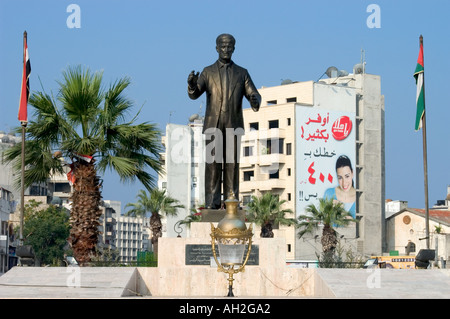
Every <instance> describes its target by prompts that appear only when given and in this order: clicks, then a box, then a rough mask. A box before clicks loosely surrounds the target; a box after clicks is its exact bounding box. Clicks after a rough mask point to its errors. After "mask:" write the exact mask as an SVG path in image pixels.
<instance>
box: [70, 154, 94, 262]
mask: <svg viewBox="0 0 450 319" xmlns="http://www.w3.org/2000/svg"><path fill="white" fill-rule="evenodd" d="M73 171H74V177H75V181H74V184H73V188H74V190H73V193H72V195H71V200H72V210H71V213H70V219H69V222H70V225H71V229H70V237H69V243H70V244H71V246H72V249H73V255H74V257H75V259H76V260H77V262H78V263H79V264H80V265H82V264H83V263H86V262H89V261H90V260H91V257H92V256H93V255H94V254H95V251H96V246H97V242H98V235H99V230H98V226H99V225H100V223H99V218H100V215H101V210H100V207H99V206H100V200H101V193H100V182H99V181H100V179H99V177H98V176H97V172H96V169H95V166H94V163H93V162H90V163H87V162H84V161H79V162H74V167H73Z"/></svg>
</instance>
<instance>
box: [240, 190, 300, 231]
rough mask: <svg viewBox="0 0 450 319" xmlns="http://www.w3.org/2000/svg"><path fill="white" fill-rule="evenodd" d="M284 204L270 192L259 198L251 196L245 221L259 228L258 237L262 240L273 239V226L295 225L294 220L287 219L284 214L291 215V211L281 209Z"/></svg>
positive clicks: (283, 201)
mask: <svg viewBox="0 0 450 319" xmlns="http://www.w3.org/2000/svg"><path fill="white" fill-rule="evenodd" d="M284 203H286V201H285V200H280V198H279V196H278V195H274V194H272V193H270V192H267V193H265V194H263V195H262V196H261V197H256V196H252V200H251V201H250V203H248V205H247V208H248V210H247V220H248V221H249V222H252V223H255V224H257V225H259V226H261V233H260V236H261V237H262V238H273V235H274V234H273V231H272V228H273V225H274V224H277V223H278V224H281V225H288V226H290V225H295V224H296V220H295V219H294V218H287V217H286V214H292V213H293V211H292V210H291V209H282V208H281V207H282V206H283V205H284Z"/></svg>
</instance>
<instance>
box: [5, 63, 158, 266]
mask: <svg viewBox="0 0 450 319" xmlns="http://www.w3.org/2000/svg"><path fill="white" fill-rule="evenodd" d="M58 84H59V91H58V93H57V95H56V99H54V98H53V97H52V96H50V95H49V94H47V93H44V92H35V93H33V94H32V95H31V97H30V99H29V104H30V105H31V106H33V107H34V109H35V114H34V120H33V121H30V122H29V123H28V128H27V136H26V142H25V143H26V144H25V147H26V154H25V165H26V170H25V172H24V174H25V182H24V184H25V186H26V187H29V186H30V185H31V184H33V183H35V182H46V180H47V178H48V177H49V176H50V175H51V174H52V173H56V172H57V173H64V165H69V166H70V168H71V172H70V173H69V174H68V177H69V176H70V180H71V181H72V182H73V189H74V190H73V192H72V194H71V201H72V210H71V216H70V225H71V230H70V236H69V243H70V244H71V246H72V249H73V252H74V257H75V258H76V259H77V261H78V263H80V264H82V263H84V262H88V261H89V260H90V258H91V255H94V254H95V247H96V244H97V240H98V225H99V222H98V219H99V216H100V215H101V210H100V208H99V205H100V201H101V187H102V182H101V180H100V177H99V176H97V174H98V173H104V172H105V170H106V169H110V170H112V171H115V172H116V173H117V174H119V176H120V179H121V181H135V180H139V181H140V182H141V183H142V184H143V185H144V186H145V187H146V188H148V189H150V188H151V187H153V186H154V184H155V179H154V177H153V176H152V175H151V174H150V173H149V172H148V171H149V170H154V171H155V172H156V173H158V172H160V171H161V169H162V166H161V163H160V160H159V153H160V152H161V150H162V146H161V144H160V136H161V134H160V131H159V130H158V129H157V127H156V125H154V124H150V123H142V124H135V121H136V117H137V115H136V116H135V117H134V118H133V119H131V120H126V119H125V117H126V115H127V113H128V112H129V111H130V109H131V107H132V106H133V104H132V102H131V101H130V100H129V99H127V98H126V97H125V96H124V93H123V92H124V90H125V89H126V88H127V87H128V85H129V84H130V80H129V78H127V77H125V78H121V79H119V80H117V81H116V82H115V83H113V84H111V85H110V86H109V87H108V88H103V87H102V73H101V72H95V73H92V72H90V71H89V69H84V68H82V67H80V66H77V67H69V68H68V69H67V70H66V71H64V72H63V80H62V81H61V82H58ZM57 102H59V103H57ZM138 114H139V113H138ZM20 144H21V143H18V144H16V145H15V147H13V148H11V149H9V150H8V151H6V153H5V159H6V161H7V162H13V163H14V167H15V169H16V170H17V171H20V169H21V168H20V167H21V166H20V158H21V145H20ZM55 151H56V152H55ZM61 156H62V157H63V158H64V159H66V161H61V160H60V159H61V158H60V157H61ZM65 163H69V164H65ZM18 175H19V176H20V174H18ZM17 183H19V185H20V181H17Z"/></svg>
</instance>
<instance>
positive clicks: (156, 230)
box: [150, 212, 162, 260]
mask: <svg viewBox="0 0 450 319" xmlns="http://www.w3.org/2000/svg"><path fill="white" fill-rule="evenodd" d="M150 228H151V230H152V246H153V256H155V257H156V259H157V260H158V239H159V237H162V223H161V216H159V214H158V213H157V212H156V213H155V212H152V216H151V217H150Z"/></svg>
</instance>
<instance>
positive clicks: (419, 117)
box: [414, 41, 425, 131]
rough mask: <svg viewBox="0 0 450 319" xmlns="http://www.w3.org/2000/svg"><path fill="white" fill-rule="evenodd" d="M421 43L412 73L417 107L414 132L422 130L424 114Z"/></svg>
mask: <svg viewBox="0 0 450 319" xmlns="http://www.w3.org/2000/svg"><path fill="white" fill-rule="evenodd" d="M423 72H424V68H423V43H422V41H421V42H420V51H419V58H418V59H417V66H416V70H415V72H414V78H415V79H416V86H417V94H416V105H417V111H416V112H417V113H416V125H415V129H416V131H418V130H420V129H421V128H422V122H423V116H424V114H425V92H424V85H423V80H424V77H423V75H424V74H423Z"/></svg>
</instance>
